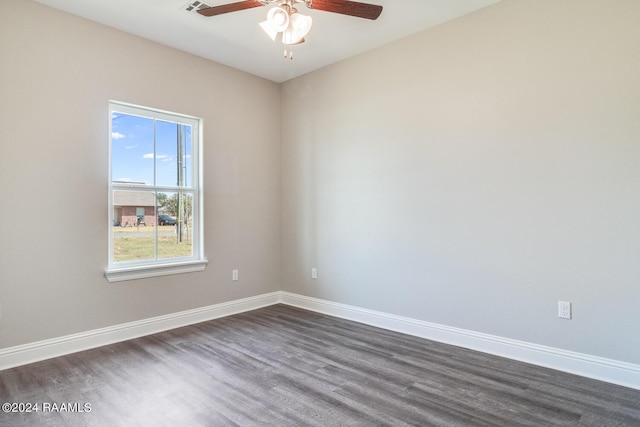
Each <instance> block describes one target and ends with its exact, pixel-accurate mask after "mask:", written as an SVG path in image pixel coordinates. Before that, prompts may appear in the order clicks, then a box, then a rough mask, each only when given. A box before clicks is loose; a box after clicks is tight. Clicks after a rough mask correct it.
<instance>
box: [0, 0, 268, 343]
mask: <svg viewBox="0 0 640 427" xmlns="http://www.w3.org/2000/svg"><path fill="white" fill-rule="evenodd" d="M279 98H280V92H279V87H278V85H276V84H275V83H271V82H268V81H265V80H263V79H260V78H257V77H254V76H251V75H248V74H245V73H242V72H239V71H236V70H233V69H230V68H227V67H224V66H222V65H218V64H215V63H212V62H210V61H206V60H203V59H200V58H197V57H194V56H191V55H187V54H185V53H181V52H179V51H176V50H173V49H170V48H167V47H164V46H160V45H157V44H155V43H151V42H149V41H146V40H143V39H140V38H137V37H134V36H131V35H128V34H125V33H122V32H119V31H116V30H113V29H110V28H107V27H104V26H101V25H98V24H95V23H92V22H90V21H86V20H83V19H80V18H78V17H75V16H72V15H69V14H65V13H62V12H59V11H56V10H54V9H50V8H48V7H45V6H42V5H40V4H37V3H33V2H30V1H23V0H2V2H0V147H1V149H0V312H1V315H2V318H1V319H0V348H4V347H9V346H14V345H18V344H23V343H29V342H34V341H37V340H42V339H47V338H54V337H59V336H62V335H66V334H71V333H76V332H83V331H89V330H92V329H96V328H100V327H105V326H111V325H118V324H121V323H125V322H129V321H134V320H138V319H144V318H149V317H153V316H158V315H163V314H168V313H174V312H178V311H182V310H187V309H191V308H196V307H202V306H207V305H211V304H215V303H219V302H224V301H229V300H234V299H239V298H244V297H248V296H253V295H258V294H263V293H267V292H272V291H276V290H278V289H279V286H280V254H279V250H277V248H279V247H280V229H279V224H280V222H279V214H280V187H279V179H280V176H279V170H280V169H279V168H280V164H279V144H280V139H279V138H280V128H279V118H280V112H279V105H280V101H279ZM109 99H114V100H119V101H125V102H130V103H135V104H142V105H146V106H150V107H155V108H160V109H164V110H169V111H176V112H180V113H185V114H190V115H194V116H198V117H202V118H203V119H204V199H205V204H204V213H205V215H204V224H205V230H204V236H205V254H206V256H207V257H208V259H209V265H208V267H207V269H206V270H205V271H204V272H202V273H192V274H183V275H176V276H169V277H163V278H154V279H145V280H136V281H130V282H121V283H117V284H109V283H107V281H106V280H105V279H104V278H103V271H104V268H105V267H106V264H107V234H108V226H109V225H108V220H107V214H108V208H107V173H108V170H107V168H108V158H107V156H108V144H109V140H108V120H109V117H108V101H109ZM248 123H249V124H250V125H248ZM274 248H276V249H274ZM234 268H238V269H239V270H240V278H241V280H240V281H238V282H232V281H231V270H232V269H234Z"/></svg>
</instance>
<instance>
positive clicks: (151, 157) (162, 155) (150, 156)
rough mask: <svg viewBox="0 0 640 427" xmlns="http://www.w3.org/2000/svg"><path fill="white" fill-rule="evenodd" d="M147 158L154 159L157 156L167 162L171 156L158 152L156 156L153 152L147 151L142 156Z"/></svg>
mask: <svg viewBox="0 0 640 427" xmlns="http://www.w3.org/2000/svg"><path fill="white" fill-rule="evenodd" d="M142 157H143V158H145V159H153V158H156V159H158V160H163V161H165V162H168V161H170V160H171V156H168V155H166V154H158V155H157V156H155V157H154V155H153V153H147V154H145V155H144V156H142Z"/></svg>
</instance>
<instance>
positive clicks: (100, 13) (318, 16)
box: [36, 0, 500, 82]
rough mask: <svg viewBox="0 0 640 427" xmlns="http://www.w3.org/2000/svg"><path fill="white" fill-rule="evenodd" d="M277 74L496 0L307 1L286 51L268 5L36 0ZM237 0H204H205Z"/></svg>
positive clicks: (216, 0) (285, 76) (218, 0)
mask: <svg viewBox="0 0 640 427" xmlns="http://www.w3.org/2000/svg"><path fill="white" fill-rule="evenodd" d="M36 1H37V2H39V3H43V4H46V5H48V6H51V7H54V8H56V9H61V10H64V11H67V12H70V13H72V14H75V15H79V16H82V17H84V18H87V19H90V20H92V21H96V22H99V23H102V24H105V25H108V26H110V27H114V28H117V29H119V30H122V31H126V32H128V33H131V34H135V35H138V36H141V37H144V38H146V39H150V40H154V41H156V42H158V43H161V44H164V45H167V46H171V47H174V48H177V49H180V50H183V51H185V52H189V53H192V54H195V55H198V56H201V57H204V58H207V59H211V60H213V61H216V62H219V63H222V64H226V65H229V66H231V67H234V68H237V69H240V70H243V71H246V72H249V73H251V74H255V75H257V76H260V77H263V78H265V79H269V80H272V81H275V82H283V81H286V80H289V79H291V78H294V77H297V76H299V75H302V74H305V73H308V72H310V71H313V70H317V69H319V68H322V67H324V66H327V65H330V64H333V63H336V62H338V61H341V60H343V59H346V58H348V57H351V56H354V55H357V54H359V53H362V52H365V51H367V50H371V49H374V48H376V47H379V46H382V45H385V44H388V43H390V42H392V41H395V40H398V39H401V38H403V37H406V36H408V35H410V34H415V33H417V32H420V31H422V30H425V29H427V28H430V27H433V26H435V25H438V24H441V23H443V22H446V21H449V20H451V19H454V18H457V17H459V16H462V15H465V14H467V13H470V12H473V11H475V10H478V9H481V8H483V7H486V6H489V5H491V4H494V3H497V2H498V1H500V0H361V1H363V2H367V3H373V4H378V5H382V6H383V7H384V9H383V11H382V14H381V15H380V17H379V18H378V19H377V20H376V21H371V20H368V19H361V18H354V17H351V16H344V15H339V14H336V13H331V12H323V11H318V10H310V9H307V8H306V7H305V6H304V5H302V4H300V5H298V10H299V11H300V12H301V13H303V14H305V15H309V16H311V17H312V18H313V27H312V29H311V32H310V33H309V35H307V37H306V42H305V43H304V44H302V45H299V46H296V47H294V59H293V60H289V59H284V58H283V50H284V46H283V45H282V44H281V43H280V42H272V41H271V39H270V38H269V37H268V36H267V35H266V34H265V33H264V32H263V31H262V29H261V28H260V26H259V25H258V23H259V22H261V21H263V20H264V19H265V17H266V14H267V10H268V7H264V8H263V7H257V8H253V9H248V10H243V11H239V12H233V13H228V14H224V15H218V16H213V17H210V18H205V17H203V16H201V15H199V14H197V13H194V12H187V11H185V10H184V7H185V6H186V5H188V4H190V3H191V2H192V1H193V0H191V1H189V0H36ZM235 1H238V0H205V1H204V2H205V3H206V4H208V5H210V6H217V5H220V4H226V3H233V2H235Z"/></svg>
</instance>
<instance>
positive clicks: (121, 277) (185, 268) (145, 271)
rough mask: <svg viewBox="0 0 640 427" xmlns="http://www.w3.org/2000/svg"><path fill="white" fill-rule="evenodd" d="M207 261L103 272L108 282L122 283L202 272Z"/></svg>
mask: <svg viewBox="0 0 640 427" xmlns="http://www.w3.org/2000/svg"><path fill="white" fill-rule="evenodd" d="M207 263H208V261H207V260H206V259H205V260H199V261H187V262H180V263H171V264H156V265H143V266H136V267H128V268H113V269H110V270H107V271H105V272H104V277H105V278H106V279H107V281H108V282H110V283H111V282H123V281H125V280H136V279H146V278H149V277H158V276H169V275H171V274H182V273H192V272H195V271H202V270H204V269H205V268H206V267H207Z"/></svg>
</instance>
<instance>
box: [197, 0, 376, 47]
mask: <svg viewBox="0 0 640 427" xmlns="http://www.w3.org/2000/svg"><path fill="white" fill-rule="evenodd" d="M274 3H278V5H277V6H276V7H273V8H271V9H270V10H269V12H268V13H267V19H266V20H265V21H263V22H261V23H260V26H261V27H262V29H263V30H264V31H265V32H266V33H267V34H268V35H269V37H271V40H273V41H275V40H276V38H277V37H278V35H281V40H282V43H283V44H284V45H285V50H284V56H285V58H286V57H287V56H288V57H289V59H293V51H291V49H290V46H293V45H297V44H300V43H304V37H305V36H306V35H307V34H308V33H309V31H310V30H311V17H310V16H305V15H302V14H301V13H299V12H298V10H297V9H296V8H295V7H294V6H295V5H296V4H297V3H304V4H305V6H307V7H308V8H309V9H314V10H322V11H326V12H333V13H339V14H341V15H349V16H355V17H358V18H364V19H371V20H375V19H378V17H379V16H380V14H381V13H382V6H380V5H375V4H369V3H360V2H355V1H350V0H245V1H238V2H235V3H228V4H223V5H220V6H210V7H204V8H201V9H199V10H198V13H199V14H201V15H204V16H207V17H210V16H216V15H222V14H224V13H229V12H237V11H240V10H245V9H252V8H254V7H261V6H267V5H270V4H274ZM287 47H289V52H287Z"/></svg>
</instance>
